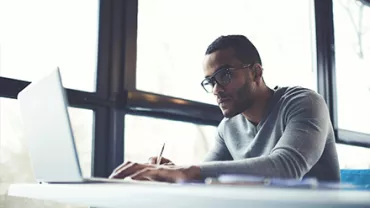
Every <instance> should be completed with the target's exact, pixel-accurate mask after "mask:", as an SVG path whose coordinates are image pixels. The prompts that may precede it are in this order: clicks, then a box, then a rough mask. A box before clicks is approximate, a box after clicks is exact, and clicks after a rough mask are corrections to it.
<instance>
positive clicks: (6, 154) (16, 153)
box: [0, 98, 93, 194]
mask: <svg viewBox="0 0 370 208" xmlns="http://www.w3.org/2000/svg"><path fill="white" fill-rule="evenodd" d="M68 110H69V113H70V116H71V123H72V127H73V131H74V135H75V139H76V146H77V150H78V156H79V159H80V163H81V168H82V172H83V175H84V176H90V175H91V155H92V154H91V152H92V138H93V137H92V133H93V112H92V111H91V110H82V109H76V108H69V109H68ZM19 113H20V112H19V107H18V103H17V101H16V100H11V99H5V98H1V99H0V170H1V171H0V181H1V183H0V191H2V192H0V194H4V192H5V191H6V189H7V187H8V185H9V184H10V183H15V182H19V183H21V182H35V179H34V176H33V171H32V168H31V163H30V159H29V157H28V151H27V146H26V138H24V134H23V130H22V127H21V120H20V114H19ZM45 156H47V155H45Z"/></svg>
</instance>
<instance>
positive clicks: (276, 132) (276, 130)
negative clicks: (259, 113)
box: [200, 87, 340, 181]
mask: <svg viewBox="0 0 370 208" xmlns="http://www.w3.org/2000/svg"><path fill="white" fill-rule="evenodd" d="M200 168H201V175H202V176H203V177H216V176H218V175H220V174H246V175H257V176H264V177H277V178H295V179H302V178H305V177H314V178H317V179H318V180H320V181H339V180H340V172H339V164H338V157H337V152H336V147H335V138H334V132H333V128H332V125H331V122H330V117H329V111H328V108H327V106H326V103H325V101H324V99H323V98H322V97H321V96H320V95H319V94H318V93H316V92H314V91H312V90H309V89H306V88H301V87H285V88H277V89H276V90H275V92H274V95H273V96H272V98H271V99H270V102H269V104H268V107H267V111H266V112H265V116H264V118H263V119H262V120H261V122H260V123H259V124H258V125H257V126H255V125H253V124H252V123H251V122H249V121H248V120H247V119H246V118H245V117H244V116H243V115H241V114H240V115H237V116H234V117H232V118H224V119H223V120H222V121H221V123H220V125H219V126H218V135H217V136H216V142H215V145H214V147H213V148H212V149H211V150H210V152H209V153H208V155H207V156H206V159H205V162H204V163H202V164H201V165H200Z"/></svg>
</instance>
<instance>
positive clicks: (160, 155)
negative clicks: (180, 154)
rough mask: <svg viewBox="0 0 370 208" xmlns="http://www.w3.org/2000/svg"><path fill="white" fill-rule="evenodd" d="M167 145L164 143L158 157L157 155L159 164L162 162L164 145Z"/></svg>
mask: <svg viewBox="0 0 370 208" xmlns="http://www.w3.org/2000/svg"><path fill="white" fill-rule="evenodd" d="M165 145H166V143H163V146H162V149H161V151H160V152H159V154H158V157H157V166H159V165H160V164H161V160H162V154H163V150H164V146H165Z"/></svg>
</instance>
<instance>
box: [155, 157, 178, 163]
mask: <svg viewBox="0 0 370 208" xmlns="http://www.w3.org/2000/svg"><path fill="white" fill-rule="evenodd" d="M157 159H158V158H157V157H151V158H149V164H153V165H155V164H157ZM159 164H161V165H175V164H174V163H173V162H172V161H171V160H169V159H167V158H164V157H162V158H161V162H160V163H159Z"/></svg>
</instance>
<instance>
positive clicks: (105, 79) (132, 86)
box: [0, 0, 370, 177]
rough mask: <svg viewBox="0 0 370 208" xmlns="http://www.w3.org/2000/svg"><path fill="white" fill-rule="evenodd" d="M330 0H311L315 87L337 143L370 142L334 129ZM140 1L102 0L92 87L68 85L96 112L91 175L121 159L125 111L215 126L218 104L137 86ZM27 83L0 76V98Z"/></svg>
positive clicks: (77, 103)
mask: <svg viewBox="0 0 370 208" xmlns="http://www.w3.org/2000/svg"><path fill="white" fill-rule="evenodd" d="M332 4H333V3H332V0H315V1H314V7H315V9H314V11H315V23H316V24H315V27H316V28H315V32H316V33H315V34H316V60H317V87H318V88H317V89H318V92H319V93H320V94H321V95H322V96H323V97H324V99H325V101H326V102H327V104H328V107H329V112H330V118H331V121H332V123H333V127H334V131H335V135H336V139H337V142H338V143H344V144H350V145H356V146H363V147H370V135H368V134H361V133H359V132H351V131H346V130H343V129H338V124H337V123H338V122H337V121H338V119H337V103H336V102H337V100H336V93H337V92H336V87H335V86H336V79H335V58H334V53H335V48H334V28H333V11H332V10H333V6H332ZM137 14H138V0H132V1H103V0H101V1H100V7H99V35H98V54H97V56H98V62H97V71H96V73H97V76H96V79H97V80H96V92H86V91H80V90H75V89H67V88H66V92H67V97H68V101H69V104H70V106H71V107H75V108H84V109H91V110H93V111H94V127H95V128H94V139H93V141H94V142H93V153H92V157H93V158H92V176H94V177H107V176H109V175H110V173H111V171H112V170H113V169H114V168H115V167H117V166H118V165H119V164H121V163H122V162H123V161H124V128H125V125H124V120H125V115H126V114H131V115H143V116H148V117H155V118H164V119H169V120H176V121H184V122H191V123H196V124H205V125H212V126H217V125H218V124H219V122H220V121H221V120H222V118H223V116H222V113H221V111H220V109H219V108H218V107H217V106H216V105H211V104H205V103H201V102H196V101H191V100H186V99H181V98H175V97H171V96H166V95H161V94H155V93H149V92H144V91H140V90H137V89H136V83H135V82H136V46H137V26H138V25H137ZM29 83H30V82H27V81H23V80H17V79H10V78H6V77H0V97H6V98H13V99H16V98H17V95H18V93H19V92H20V91H21V90H22V89H24V88H25V87H26V86H27V85H28V84H29Z"/></svg>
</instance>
